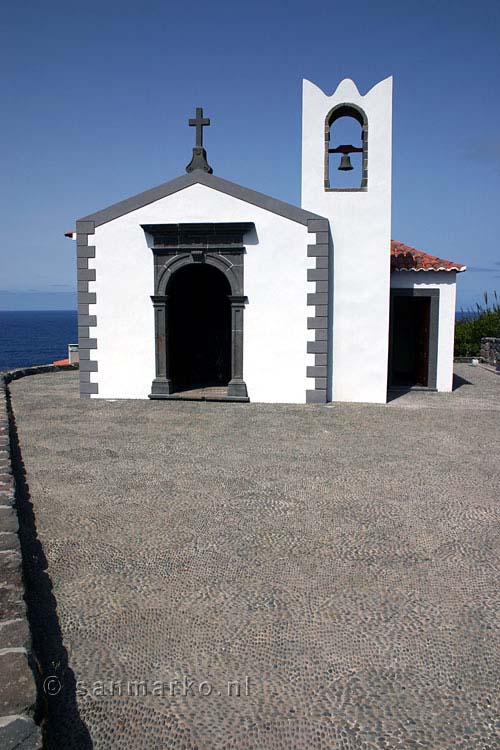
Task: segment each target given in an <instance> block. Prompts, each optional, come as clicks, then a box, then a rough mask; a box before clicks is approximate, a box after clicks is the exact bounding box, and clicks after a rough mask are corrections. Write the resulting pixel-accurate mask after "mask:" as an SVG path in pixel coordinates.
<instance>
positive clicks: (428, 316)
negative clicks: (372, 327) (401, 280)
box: [389, 290, 438, 388]
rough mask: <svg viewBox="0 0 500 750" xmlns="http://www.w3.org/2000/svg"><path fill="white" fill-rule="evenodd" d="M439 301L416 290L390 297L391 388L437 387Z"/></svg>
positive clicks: (398, 291)
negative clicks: (417, 292)
mask: <svg viewBox="0 0 500 750" xmlns="http://www.w3.org/2000/svg"><path fill="white" fill-rule="evenodd" d="M437 299H438V298H437V297H436V296H430V295H423V294H416V293H414V292H413V290H412V291H409V292H408V293H406V294H405V293H404V292H403V291H402V290H397V291H394V292H393V294H392V295H391V335H390V345H389V386H390V387H394V388H412V387H423V388H435V387H436V359H437Z"/></svg>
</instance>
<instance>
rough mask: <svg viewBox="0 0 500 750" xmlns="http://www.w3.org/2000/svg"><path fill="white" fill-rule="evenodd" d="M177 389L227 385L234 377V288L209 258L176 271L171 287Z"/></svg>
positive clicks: (170, 323)
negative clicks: (232, 374) (232, 359)
mask: <svg viewBox="0 0 500 750" xmlns="http://www.w3.org/2000/svg"><path fill="white" fill-rule="evenodd" d="M167 294H168V299H169V303H168V330H167V341H168V342H169V362H170V377H171V380H172V391H173V393H180V392H185V391H196V390H200V389H207V388H214V389H217V388H225V387H227V385H228V383H229V381H230V379H231V304H230V300H229V296H230V295H231V288H230V285H229V282H228V280H227V278H226V277H225V275H224V274H223V273H222V272H221V271H219V270H218V269H217V268H215V267H214V266H211V265H209V264H208V263H191V264H189V265H186V266H183V267H182V268H180V269H179V270H178V271H176V272H175V273H173V274H172V277H171V279H170V281H169V283H168V287H167Z"/></svg>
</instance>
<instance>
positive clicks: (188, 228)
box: [143, 223, 254, 401]
mask: <svg viewBox="0 0 500 750" xmlns="http://www.w3.org/2000/svg"><path fill="white" fill-rule="evenodd" d="M143 229H144V231H145V232H147V234H149V235H152V237H153V245H152V246H151V249H152V251H153V258H154V285H155V289H154V292H155V293H154V294H153V295H152V297H151V301H152V302H153V307H154V321H155V355H156V356H155V362H156V374H155V378H154V380H153V383H152V386H151V394H150V396H149V398H152V399H169V398H178V396H177V395H176V394H175V393H174V392H173V390H172V380H171V377H170V370H171V368H170V362H169V342H168V298H169V295H168V284H169V281H170V279H171V278H172V276H173V274H175V272H176V271H178V270H179V269H180V268H183V267H184V266H186V265H191V264H193V263H207V264H209V265H211V266H214V267H215V268H217V269H218V270H219V271H221V272H222V273H223V274H224V275H225V276H226V278H227V280H228V282H229V285H230V288H231V294H230V295H229V297H228V299H229V303H230V305H231V380H230V381H229V383H228V387H227V399H228V400H230V401H248V400H249V398H248V392H247V387H246V384H245V381H244V379H243V313H244V309H245V305H246V304H247V303H248V299H247V297H246V296H245V294H244V285H243V279H244V276H243V271H244V257H245V247H244V245H243V235H244V234H245V233H247V232H249V231H251V230H252V229H254V225H253V224H251V223H227V224H155V225H143Z"/></svg>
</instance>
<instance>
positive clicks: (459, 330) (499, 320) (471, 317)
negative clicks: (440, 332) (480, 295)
mask: <svg viewBox="0 0 500 750" xmlns="http://www.w3.org/2000/svg"><path fill="white" fill-rule="evenodd" d="M493 296H494V302H492V303H490V302H489V300H488V293H487V292H485V293H484V305H480V304H479V303H476V308H475V309H473V310H467V311H465V312H464V311H463V310H462V318H461V319H460V320H457V322H456V323H455V357H478V356H479V352H480V350H481V339H482V338H486V337H489V336H492V337H496V338H498V337H500V304H499V302H498V296H497V293H496V292H494V295H493Z"/></svg>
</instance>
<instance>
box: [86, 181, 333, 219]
mask: <svg viewBox="0 0 500 750" xmlns="http://www.w3.org/2000/svg"><path fill="white" fill-rule="evenodd" d="M196 184H200V185H206V186H207V187H209V188H212V189H213V190H218V191H219V192H220V193H225V194H226V195H231V196H232V197H233V198H238V199H239V200H242V201H245V202H246V203H251V204H252V205H253V206H258V207H259V208H263V209H265V210H266V211H271V212H272V213H275V214H278V216H283V217H284V218H286V219H290V221H295V222H297V223H298V224H304V225H305V226H307V222H308V221H310V220H311V219H324V217H323V216H318V214H313V213H311V212H310V211H305V210H304V209H303V208H298V207H297V206H293V205H292V204H291V203H285V202H284V201H280V200H278V199H277V198H271V197H270V196H269V195H265V194H264V193H258V192H257V191H256V190H250V189H249V188H246V187H242V186H241V185H237V184H236V183H235V182H229V180H224V179H222V178H221V177H215V176H214V175H213V174H207V173H206V172H203V171H201V170H198V169H197V170H195V171H194V172H191V173H190V174H185V175H182V176H181V177H176V179H174V180H170V181H169V182H164V183H163V185H158V186H157V187H154V188H151V189H150V190H146V191H145V192H144V193H139V194H138V195H134V196H133V197H132V198H127V199H126V200H124V201H120V203H115V204H114V205H112V206H108V208H104V209H103V210H102V211H97V212H96V213H94V214H89V216H84V217H83V218H82V219H79V221H93V222H94V224H95V226H100V225H101V224H106V223H107V222H108V221H113V219H118V218H119V217H120V216H124V215H125V214H128V213H130V212H131V211H135V210H137V209H138V208H142V207H143V206H147V205H148V204H149V203H154V202H155V201H157V200H160V199H161V198H166V197H167V196H168V195H172V194H173V193H178V192H179V191H180V190H184V188H187V187H190V186H191V185H196Z"/></svg>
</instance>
